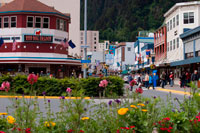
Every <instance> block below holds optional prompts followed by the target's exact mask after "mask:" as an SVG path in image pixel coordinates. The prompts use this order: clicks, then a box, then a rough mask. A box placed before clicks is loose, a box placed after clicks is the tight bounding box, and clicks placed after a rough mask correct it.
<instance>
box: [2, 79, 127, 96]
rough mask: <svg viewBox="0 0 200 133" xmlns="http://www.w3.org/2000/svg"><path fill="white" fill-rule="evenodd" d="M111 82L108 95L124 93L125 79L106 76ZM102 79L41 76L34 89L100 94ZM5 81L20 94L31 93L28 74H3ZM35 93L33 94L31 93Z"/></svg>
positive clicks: (47, 93) (54, 92) (53, 94)
mask: <svg viewBox="0 0 200 133" xmlns="http://www.w3.org/2000/svg"><path fill="white" fill-rule="evenodd" d="M104 79H106V80H107V81H108V82H109V83H108V86H107V87H106V96H109V95H113V94H115V95H118V96H121V95H123V84H124V81H123V80H122V79H121V78H120V77H114V76H110V77H106V78H104ZM101 80H102V79H101V78H96V77H88V78H86V79H84V78H83V79H75V78H64V79H56V78H49V77H39V78H38V81H37V83H36V84H34V85H33V90H34V91H35V92H36V94H37V95H42V93H43V92H46V95H48V96H61V95H65V94H66V88H68V87H69V88H71V89H72V90H80V89H82V90H84V93H85V95H86V96H94V97H96V96H99V91H101V90H102V88H100V87H99V83H100V81H101ZM3 81H9V82H10V83H11V91H12V92H16V93H19V94H26V95H27V94H30V93H31V92H30V90H31V85H30V84H29V83H28V82H27V76H26V75H17V76H15V77H11V76H9V75H3V76H2V77H0V84H1V83H2V82H3ZM31 95H33V94H31Z"/></svg>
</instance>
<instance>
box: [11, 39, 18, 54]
mask: <svg viewBox="0 0 200 133" xmlns="http://www.w3.org/2000/svg"><path fill="white" fill-rule="evenodd" d="M16 49H17V42H16V40H15V38H13V45H12V51H15V50H16Z"/></svg>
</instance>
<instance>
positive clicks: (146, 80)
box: [144, 73, 149, 88]
mask: <svg viewBox="0 0 200 133" xmlns="http://www.w3.org/2000/svg"><path fill="white" fill-rule="evenodd" d="M144 81H145V87H146V88H148V86H149V74H148V73H146V75H145V78H144Z"/></svg>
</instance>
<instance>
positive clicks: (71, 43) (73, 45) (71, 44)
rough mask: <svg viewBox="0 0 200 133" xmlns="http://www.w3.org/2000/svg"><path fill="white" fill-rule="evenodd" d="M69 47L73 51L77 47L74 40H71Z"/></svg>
mask: <svg viewBox="0 0 200 133" xmlns="http://www.w3.org/2000/svg"><path fill="white" fill-rule="evenodd" d="M68 43H69V46H70V47H71V48H72V49H73V48H75V47H76V45H75V44H74V43H73V42H72V40H70V41H69V42H68Z"/></svg>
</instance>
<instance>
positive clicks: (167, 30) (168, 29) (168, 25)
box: [167, 22, 169, 31]
mask: <svg viewBox="0 0 200 133" xmlns="http://www.w3.org/2000/svg"><path fill="white" fill-rule="evenodd" d="M167 31H169V22H167Z"/></svg>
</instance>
